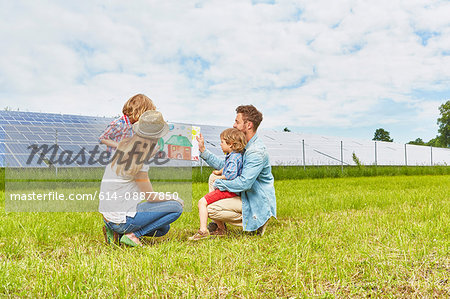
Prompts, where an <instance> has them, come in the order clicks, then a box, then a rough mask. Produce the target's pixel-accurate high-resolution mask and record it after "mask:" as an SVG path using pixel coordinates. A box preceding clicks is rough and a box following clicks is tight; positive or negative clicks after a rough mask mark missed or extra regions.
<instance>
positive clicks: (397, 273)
mask: <svg viewBox="0 0 450 299" xmlns="http://www.w3.org/2000/svg"><path fill="white" fill-rule="evenodd" d="M275 188H276V194H277V204H278V219H277V220H274V219H272V221H271V223H270V225H269V226H268V229H267V233H266V235H264V236H263V237H257V236H252V235H249V234H245V233H242V232H241V231H240V230H238V229H233V230H232V231H231V234H230V236H228V237H226V238H220V239H208V240H203V241H201V242H197V243H192V242H189V241H187V240H186V239H187V237H188V236H190V235H192V234H193V233H194V232H195V231H196V229H197V225H198V220H197V215H196V209H194V210H193V212H188V213H184V214H183V215H182V216H181V218H180V219H179V220H178V221H177V222H175V223H174V224H173V225H172V229H171V231H170V232H169V234H168V235H167V236H165V237H162V238H159V239H156V240H152V239H146V241H145V243H146V246H145V247H143V248H126V247H117V246H107V245H106V244H104V240H103V235H102V234H101V227H102V221H101V217H100V215H99V214H98V213H6V212H4V208H3V206H4V204H3V203H4V192H3V191H1V195H0V198H1V199H0V203H1V205H0V206H1V208H0V209H1V210H0V221H1V223H2V225H1V226H0V294H1V295H2V296H6V297H16V296H20V297H22V296H23V297H67V296H68V297H71V296H73V295H75V294H78V296H80V297H116V298H118V297H135V296H137V297H140V296H142V297H146V296H167V297H177V296H187V297H195V296H198V297H205V296H206V297H220V298H221V297H233V296H235V297H276V296H280V297H304V296H306V297H335V296H336V297H347V296H352V297H365V296H369V295H370V296H381V297H399V296H401V297H416V296H417V297H422V296H425V297H434V296H435V297H448V296H450V176H449V175H436V176H395V177H362V178H335V179H331V178H326V179H320V180H318V179H314V180H312V179H303V180H277V181H276V182H275ZM192 192H193V198H195V199H198V198H200V197H201V196H203V195H204V194H205V193H206V192H207V184H206V183H194V184H193V186H192Z"/></svg>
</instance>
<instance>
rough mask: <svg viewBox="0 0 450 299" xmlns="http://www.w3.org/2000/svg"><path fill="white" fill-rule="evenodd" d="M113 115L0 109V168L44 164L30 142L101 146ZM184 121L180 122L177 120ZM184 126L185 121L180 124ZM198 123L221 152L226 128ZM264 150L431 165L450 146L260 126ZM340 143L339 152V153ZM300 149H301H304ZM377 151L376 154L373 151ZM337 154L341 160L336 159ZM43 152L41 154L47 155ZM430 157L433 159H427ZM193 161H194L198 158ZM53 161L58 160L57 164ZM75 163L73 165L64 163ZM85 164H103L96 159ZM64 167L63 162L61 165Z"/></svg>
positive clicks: (286, 159)
mask: <svg viewBox="0 0 450 299" xmlns="http://www.w3.org/2000/svg"><path fill="white" fill-rule="evenodd" d="M112 120H113V118H107V117H92V116H82V115H69V114H54V113H51V114H50V113H36V112H21V111H0V167H5V166H9V167H48V165H47V164H45V163H44V164H41V165H39V164H37V162H36V160H37V157H35V158H34V159H33V161H31V162H30V163H28V164H27V160H28V158H29V155H30V153H31V149H30V148H28V147H29V146H30V145H32V144H37V145H42V144H48V145H49V146H50V145H52V144H54V143H55V142H57V144H58V146H59V150H58V153H61V152H62V151H65V150H70V151H72V152H74V153H75V152H78V151H79V150H80V149H81V148H82V147H84V148H85V149H86V153H87V152H88V151H92V150H93V149H94V148H95V147H96V146H98V149H99V150H100V151H102V150H104V149H105V146H104V145H101V146H100V145H99V141H98V137H99V136H100V134H101V133H102V132H103V130H104V129H105V128H106V126H107V125H108V124H109V123H110V122H111V121H112ZM182 125H183V124H182ZM184 126H189V124H184ZM195 126H199V127H201V132H202V134H203V136H204V137H205V145H206V147H207V149H208V150H210V151H211V152H212V153H213V154H215V155H217V156H218V157H223V153H222V150H221V147H220V137H219V136H220V133H221V132H222V131H223V130H224V129H226V128H227V127H221V126H210V125H195ZM258 134H259V136H260V138H261V139H262V140H263V142H264V144H265V145H266V147H267V150H268V152H269V158H270V161H271V164H272V165H303V163H305V164H306V165H340V164H341V163H344V164H350V165H354V162H353V159H352V154H353V153H355V154H356V155H357V157H358V158H359V159H360V161H361V162H362V163H363V164H365V165H371V164H374V163H377V164H378V165H405V164H408V165H430V164H444V165H449V164H450V149H444V148H430V147H425V146H415V145H407V147H406V158H405V145H404V144H398V143H392V142H377V143H375V142H373V141H367V140H357V139H352V138H339V137H332V136H320V135H311V134H303V133H297V132H278V131H274V130H260V131H259V132H258ZM341 142H342V153H341ZM303 148H304V152H303ZM375 153H376V155H375ZM341 154H342V157H343V161H341ZM48 156H49V153H47V155H46V159H48V158H49V157H48ZM432 159H433V160H432ZM168 165H178V166H186V165H190V164H189V163H186V161H181V160H178V161H176V160H171V161H170V163H169V164H168ZM194 165H199V164H198V163H197V164H195V163H194ZM56 166H58V165H56ZM69 166H73V167H78V165H76V164H75V165H69ZM85 166H102V165H100V164H99V163H96V164H95V165H85ZM65 167H67V166H65Z"/></svg>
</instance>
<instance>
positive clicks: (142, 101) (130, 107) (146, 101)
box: [122, 94, 156, 121]
mask: <svg viewBox="0 0 450 299" xmlns="http://www.w3.org/2000/svg"><path fill="white" fill-rule="evenodd" d="M147 110H156V106H155V104H153V101H152V100H150V98H148V97H147V96H146V95H143V94H137V95H134V96H132V97H131V98H130V99H129V100H128V101H127V102H126V103H125V105H123V109H122V112H123V114H125V115H126V116H128V117H129V118H132V119H134V121H138V120H139V117H141V115H142V114H143V113H144V112H145V111H147Z"/></svg>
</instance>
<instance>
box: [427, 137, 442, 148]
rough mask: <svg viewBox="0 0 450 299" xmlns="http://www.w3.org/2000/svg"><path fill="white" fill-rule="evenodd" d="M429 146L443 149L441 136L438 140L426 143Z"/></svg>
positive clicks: (434, 139)
mask: <svg viewBox="0 0 450 299" xmlns="http://www.w3.org/2000/svg"><path fill="white" fill-rule="evenodd" d="M425 145H427V146H433V147H442V145H441V140H440V139H439V136H436V138H433V139H431V140H430V141H428V142H427V143H425Z"/></svg>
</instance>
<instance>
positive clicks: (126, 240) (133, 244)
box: [120, 235, 142, 247]
mask: <svg viewBox="0 0 450 299" xmlns="http://www.w3.org/2000/svg"><path fill="white" fill-rule="evenodd" d="M120 243H123V244H125V245H128V246H131V247H136V246H142V244H139V243H136V242H134V241H133V240H131V239H130V238H128V236H127V235H123V236H122V238H120Z"/></svg>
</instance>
